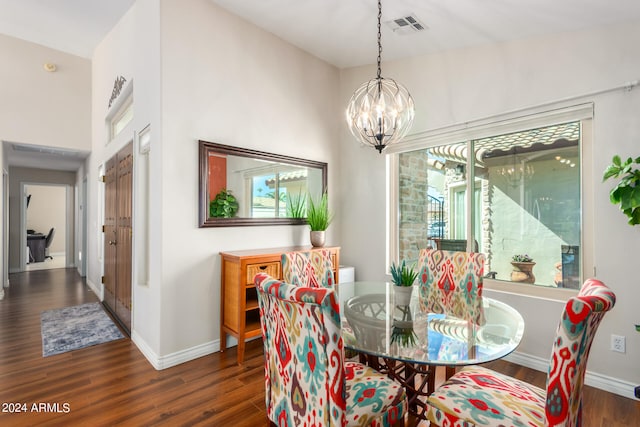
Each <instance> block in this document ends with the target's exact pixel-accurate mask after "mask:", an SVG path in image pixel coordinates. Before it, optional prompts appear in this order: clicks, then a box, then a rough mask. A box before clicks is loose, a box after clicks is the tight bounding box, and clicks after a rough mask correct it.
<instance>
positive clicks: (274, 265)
mask: <svg viewBox="0 0 640 427" xmlns="http://www.w3.org/2000/svg"><path fill="white" fill-rule="evenodd" d="M258 273H267V274H268V275H269V276H271V277H273V278H274V279H280V261H278V262H265V263H260V264H249V265H247V285H250V284H253V277H254V276H255V275H256V274H258Z"/></svg>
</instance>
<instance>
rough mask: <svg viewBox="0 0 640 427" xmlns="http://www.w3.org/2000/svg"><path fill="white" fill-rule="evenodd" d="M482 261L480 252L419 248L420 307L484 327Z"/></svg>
mask: <svg viewBox="0 0 640 427" xmlns="http://www.w3.org/2000/svg"><path fill="white" fill-rule="evenodd" d="M484 262H485V256H484V254H481V253H476V252H454V251H443V250H433V249H422V250H421V251H420V258H419V260H418V283H419V285H420V286H419V300H420V308H421V309H422V310H423V311H427V312H430V313H443V314H447V315H450V316H455V317H458V318H460V319H464V320H467V321H471V322H474V323H476V324H479V325H482V324H484V322H485V318H484V309H483V306H482V286H483V279H482V277H483V276H484Z"/></svg>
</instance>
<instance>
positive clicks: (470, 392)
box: [427, 279, 616, 427]
mask: <svg viewBox="0 0 640 427" xmlns="http://www.w3.org/2000/svg"><path fill="white" fill-rule="evenodd" d="M615 301H616V297H615V294H614V293H613V292H612V291H611V290H610V289H609V288H608V287H606V286H605V285H604V284H603V283H602V282H600V281H599V280H596V279H588V280H587V281H586V282H585V283H584V285H583V286H582V288H581V289H580V292H579V293H578V295H577V296H575V297H572V298H570V299H569V301H567V303H566V304H565V307H564V310H563V312H562V316H561V318H560V322H559V324H558V329H557V332H556V338H555V340H554V341H553V348H552V352H551V360H550V364H549V371H548V374H547V383H546V391H545V390H543V389H541V388H538V387H535V386H533V385H531V384H528V383H526V382H524V381H520V380H518V379H516V378H512V377H509V376H507V375H503V374H500V373H498V372H494V371H492V370H489V369H487V368H482V367H479V366H474V367H466V368H463V369H462V370H461V371H460V372H458V373H457V374H455V375H454V376H453V377H451V378H450V379H449V380H448V381H446V382H445V383H444V384H443V385H442V386H440V387H439V388H438V389H437V390H436V391H435V392H434V393H433V394H431V396H429V398H428V400H427V407H428V410H427V417H428V418H429V420H430V421H431V423H432V425H438V426H454V425H455V426H465V427H473V426H534V427H535V426H539V427H542V426H567V427H579V426H581V425H582V385H583V383H584V375H585V371H586V367H587V359H588V357H589V350H590V348H591V343H592V341H593V337H594V336H595V334H596V330H597V328H598V325H599V324H600V321H601V320H602V318H603V317H604V314H605V313H606V312H607V311H609V310H611V308H612V307H613V306H614V304H615Z"/></svg>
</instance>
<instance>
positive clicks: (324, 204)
mask: <svg viewBox="0 0 640 427" xmlns="http://www.w3.org/2000/svg"><path fill="white" fill-rule="evenodd" d="M331 221H333V213H332V212H331V211H330V210H329V198H328V196H327V192H326V191H325V192H323V193H322V196H320V198H319V199H318V200H314V199H313V198H312V197H311V196H310V195H309V196H308V202H307V223H308V224H309V227H311V231H324V230H326V229H327V228H329V224H331Z"/></svg>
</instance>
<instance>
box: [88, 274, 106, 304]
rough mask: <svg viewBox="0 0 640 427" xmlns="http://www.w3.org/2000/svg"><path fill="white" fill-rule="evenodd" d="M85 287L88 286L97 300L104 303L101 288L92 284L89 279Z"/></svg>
mask: <svg viewBox="0 0 640 427" xmlns="http://www.w3.org/2000/svg"><path fill="white" fill-rule="evenodd" d="M87 286H89V288H91V290H92V291H93V293H94V294H96V295H97V296H98V299H99V300H100V301H104V293H103V287H102V286H96V284H95V283H93V282H92V281H91V280H89V279H87Z"/></svg>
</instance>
